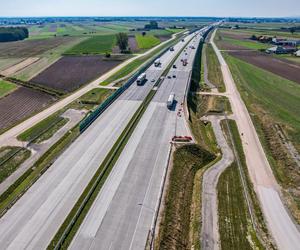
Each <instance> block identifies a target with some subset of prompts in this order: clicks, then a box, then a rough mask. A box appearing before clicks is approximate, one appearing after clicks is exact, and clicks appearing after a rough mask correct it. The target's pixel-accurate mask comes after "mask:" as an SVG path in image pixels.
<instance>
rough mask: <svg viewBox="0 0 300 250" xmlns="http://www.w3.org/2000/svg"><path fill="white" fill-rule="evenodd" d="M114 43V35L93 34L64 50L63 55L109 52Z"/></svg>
mask: <svg viewBox="0 0 300 250" xmlns="http://www.w3.org/2000/svg"><path fill="white" fill-rule="evenodd" d="M115 43H116V37H115V35H103V36H93V37H91V38H89V39H87V40H84V41H83V42H81V43H79V44H77V45H75V46H74V47H72V48H71V49H69V50H67V51H66V52H64V54H65V55H81V54H85V55H86V54H104V53H106V52H111V51H112V47H113V46H114V45H115Z"/></svg>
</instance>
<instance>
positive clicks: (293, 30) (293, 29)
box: [290, 27, 296, 35]
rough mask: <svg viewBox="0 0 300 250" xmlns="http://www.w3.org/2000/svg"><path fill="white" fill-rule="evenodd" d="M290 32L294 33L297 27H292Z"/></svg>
mask: <svg viewBox="0 0 300 250" xmlns="http://www.w3.org/2000/svg"><path fill="white" fill-rule="evenodd" d="M290 32H291V34H292V35H293V34H294V33H295V32H296V29H295V27H292V28H290Z"/></svg>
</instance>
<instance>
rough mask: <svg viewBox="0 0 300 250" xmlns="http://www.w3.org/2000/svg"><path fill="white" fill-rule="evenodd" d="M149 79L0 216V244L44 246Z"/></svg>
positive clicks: (153, 75) (151, 74) (167, 57)
mask: <svg viewBox="0 0 300 250" xmlns="http://www.w3.org/2000/svg"><path fill="white" fill-rule="evenodd" d="M183 46H184V43H182V42H180V43H178V45H176V46H175V52H170V51H168V52H167V53H166V54H164V55H163V56H162V58H161V62H162V67H161V68H154V67H150V69H149V70H147V71H146V74H147V78H148V79H155V80H157V79H158V78H159V77H160V75H161V73H162V71H163V69H164V68H165V67H166V66H167V65H168V63H169V62H171V60H172V58H174V56H175V54H176V52H178V51H179V50H180V49H181V48H182V47H183ZM153 85H154V82H151V81H148V82H147V83H146V84H145V85H144V86H137V85H136V84H133V85H132V86H131V87H130V88H129V89H128V90H126V92H124V93H123V94H122V95H121V96H120V98H118V100H117V101H115V102H114V103H113V104H112V105H111V106H110V107H109V108H108V109H107V110H106V111H105V112H104V113H103V114H102V115H101V116H100V117H99V118H98V119H97V120H96V121H95V122H94V123H93V124H92V125H91V127H89V128H88V129H87V130H86V131H85V132H84V133H83V134H82V135H81V136H80V137H79V138H78V139H77V140H76V141H75V142H74V143H73V144H72V145H71V146H70V147H69V148H68V149H67V150H66V151H65V152H64V153H63V154H62V155H61V156H60V157H59V158H58V159H57V160H56V161H55V162H54V163H53V165H52V166H51V167H50V168H49V169H48V170H47V172H46V173H44V175H43V176H41V177H40V179H39V180H38V181H37V182H36V183H35V184H34V185H33V186H32V187H31V188H30V189H29V190H28V191H27V192H26V193H25V194H24V195H23V197H21V198H20V199H19V200H18V201H17V202H16V204H15V205H14V206H13V207H12V208H11V209H10V210H9V211H8V212H7V213H6V214H5V215H4V216H3V217H2V218H1V219H0V246H1V248H3V249H25V248H26V249H45V248H46V247H47V245H48V244H49V243H50V241H51V239H52V238H53V236H54V235H55V233H56V232H57V230H58V229H59V227H60V225H61V224H62V223H63V221H64V219H65V218H66V216H67V215H68V214H69V212H70V211H71V209H72V208H73V206H74V205H75V202H76V201H77V199H78V198H79V197H80V195H81V194H82V192H83V190H84V188H85V187H86V185H87V184H88V183H89V181H90V180H91V178H92V176H93V175H94V174H95V172H96V170H97V169H98V167H99V166H100V164H101V163H102V161H103V159H104V158H105V156H106V155H107V153H108V152H109V150H110V149H111V147H112V146H113V144H114V143H115V142H116V140H117V138H118V137H119V136H120V134H121V133H122V131H123V130H124V128H125V127H126V125H127V124H128V122H129V120H130V119H131V117H132V116H133V114H134V113H135V111H136V110H137V108H138V107H139V105H140V104H141V102H142V100H143V99H144V98H145V97H146V95H147V94H148V93H149V91H150V90H151V89H152V88H153Z"/></svg>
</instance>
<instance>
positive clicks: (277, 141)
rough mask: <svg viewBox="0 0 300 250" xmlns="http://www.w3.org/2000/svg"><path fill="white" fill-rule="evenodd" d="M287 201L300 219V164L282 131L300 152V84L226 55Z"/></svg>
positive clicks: (297, 218)
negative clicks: (285, 141)
mask: <svg viewBox="0 0 300 250" xmlns="http://www.w3.org/2000/svg"><path fill="white" fill-rule="evenodd" d="M225 58H226V61H227V62H228V65H229V67H230V70H231V72H232V74H233V78H234V80H235V82H236V84H237V87H238V89H239V91H240V93H241V96H242V98H243V100H244V102H245V104H246V106H247V108H248V110H249V112H250V114H251V118H252V120H253V123H254V125H255V128H256V130H257V132H258V135H259V137H260V141H261V143H262V145H263V147H264V150H265V152H266V155H267V158H268V160H269V163H270V165H271V167H272V170H273V173H274V175H275V177H276V179H277V181H278V182H279V183H280V184H281V186H282V187H283V189H284V194H285V198H286V203H287V205H288V206H289V208H290V209H291V211H292V214H293V216H294V217H295V219H296V220H297V221H298V222H299V221H300V195H299V192H298V189H299V183H300V182H299V181H300V172H299V167H298V166H297V164H296V163H295V162H294V160H293V159H292V158H291V153H290V152H289V151H288V150H287V148H286V146H285V144H284V142H283V141H282V138H281V136H280V135H279V130H282V131H283V133H284V135H285V136H286V137H287V138H288V140H289V141H291V142H292V143H293V145H294V146H295V148H296V149H297V150H298V152H299V151H300V109H299V108H298V107H299V106H300V85H299V84H297V83H294V82H291V81H289V80H287V79H284V78H281V77H279V76H277V75H274V74H272V73H270V72H267V71H265V70H262V69H260V68H257V67H255V66H253V65H251V64H248V63H246V62H244V61H241V60H239V59H236V58H234V57H232V56H229V55H227V54H225Z"/></svg>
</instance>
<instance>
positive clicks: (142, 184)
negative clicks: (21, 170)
mask: <svg viewBox="0 0 300 250" xmlns="http://www.w3.org/2000/svg"><path fill="white" fill-rule="evenodd" d="M197 41H199V37H198V39H197ZM187 53H188V55H187V58H188V61H189V64H188V66H187V67H183V66H182V63H181V62H180V60H181V58H182V57H183V56H186V55H184V54H182V55H181V56H179V58H178V60H177V61H176V62H175V64H176V65H177V69H172V70H171V71H170V72H169V74H168V75H170V76H171V78H170V79H169V78H166V79H165V80H164V81H163V83H162V85H161V86H160V88H159V89H158V90H157V93H156V95H155V97H154V98H153V100H152V102H151V103H150V105H149V106H148V108H147V110H146V112H145V114H144V115H143V117H142V119H141V121H140V122H139V124H138V126H137V128H136V130H135V131H134V133H133V135H132V136H131V138H130V140H129V141H128V143H127V145H126V147H125V149H124V150H123V152H122V154H121V156H120V158H119V160H118V162H117V163H116V165H115V167H114V169H113V170H112V172H111V174H110V176H109V177H108V179H107V181H106V183H105V185H104V187H103V188H102V190H101V191H100V193H99V195H98V197H97V199H96V201H95V202H94V204H93V206H92V208H91V210H90V211H89V213H88V215H87V216H86V218H85V220H84V221H83V224H82V225H81V227H80V229H79V231H78V233H77V234H76V236H75V238H74V240H73V242H72V244H71V247H70V249H78V250H79V249H105V250H106V249H144V248H145V245H146V241H147V237H148V234H149V231H150V230H151V229H152V227H153V220H154V215H155V211H156V208H157V206H158V200H159V197H160V194H161V190H162V183H163V179H164V175H165V172H166V167H167V163H168V159H169V152H170V149H171V144H170V142H171V140H172V137H173V136H174V135H175V134H176V135H190V132H189V129H188V126H187V124H186V121H185V119H184V117H183V111H182V106H181V103H183V100H184V95H185V89H186V86H187V84H188V81H189V76H190V71H191V68H192V61H193V59H194V56H195V53H196V50H192V49H187ZM173 75H175V76H176V78H173ZM171 92H174V93H175V96H176V98H175V99H176V101H177V103H176V106H174V108H173V109H171V110H169V109H168V108H167V106H166V102H167V100H168V97H169V95H170V93H171Z"/></svg>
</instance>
